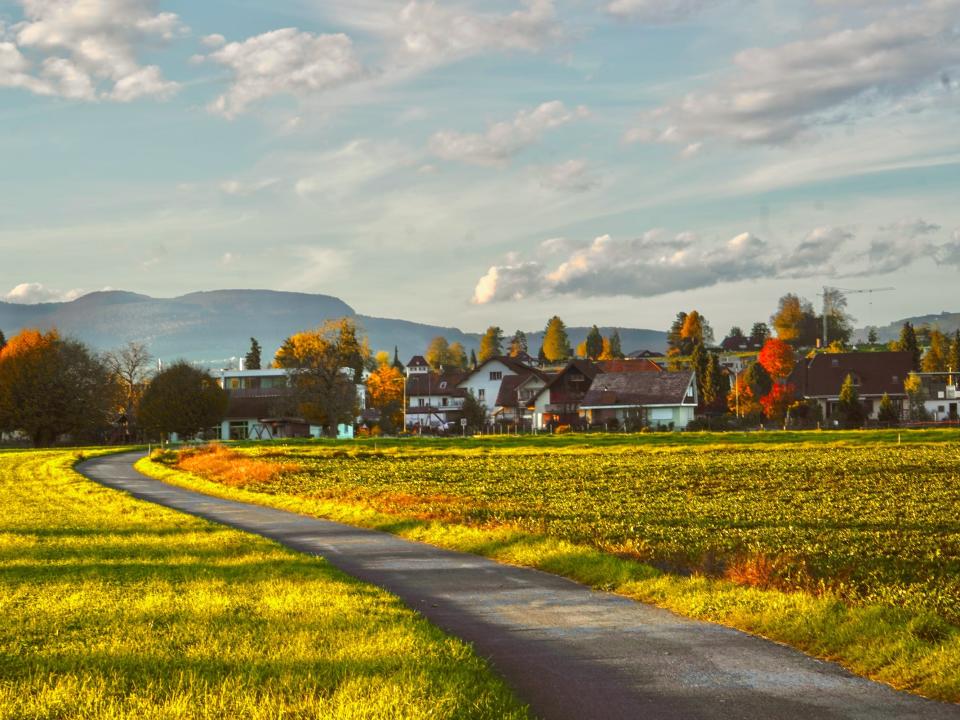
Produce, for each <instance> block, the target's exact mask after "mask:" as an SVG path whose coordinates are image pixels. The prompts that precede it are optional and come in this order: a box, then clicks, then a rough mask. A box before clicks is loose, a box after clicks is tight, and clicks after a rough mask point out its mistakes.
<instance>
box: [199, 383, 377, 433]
mask: <svg viewBox="0 0 960 720" xmlns="http://www.w3.org/2000/svg"><path fill="white" fill-rule="evenodd" d="M350 372H351V373H352V372H353V371H352V370H351V371H350ZM217 383H218V384H219V385H220V387H222V388H223V389H224V390H225V391H226V392H227V398H228V403H227V414H226V417H224V419H223V421H222V422H221V424H220V432H219V436H220V439H221V440H224V441H226V440H282V439H290V438H310V437H313V438H319V437H321V436H322V435H323V428H321V427H320V426H318V425H311V424H310V423H308V422H307V421H306V420H304V419H303V418H301V417H298V415H297V409H296V406H295V405H296V404H295V401H294V393H293V388H292V387H291V385H290V377H289V374H288V373H287V371H286V370H283V369H278V368H268V369H266V370H221V371H220V373H219V375H218V377H217ZM357 403H358V406H359V409H360V411H361V412H362V411H363V410H364V409H365V407H366V387H365V386H364V385H358V386H357ZM337 437H338V438H340V439H349V438H352V437H353V424H352V423H351V424H346V423H344V424H342V425H340V426H338V428H337Z"/></svg>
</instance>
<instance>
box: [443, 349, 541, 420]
mask: <svg viewBox="0 0 960 720" xmlns="http://www.w3.org/2000/svg"><path fill="white" fill-rule="evenodd" d="M514 376H516V377H520V378H527V379H531V380H532V379H533V378H536V379H539V380H546V379H547V378H548V377H549V376H548V375H547V374H546V373H545V372H544V371H542V370H540V369H539V368H534V367H530V366H529V365H527V364H526V363H524V362H521V361H520V360H517V359H516V358H512V357H506V356H498V357H492V358H490V359H489V360H486V361H485V362H483V363H480V365H478V366H477V368H476V369H474V370H470V371H468V372H467V373H466V374H465V375H464V376H463V378H462V379H461V380H460V382H459V383H458V384H457V387H458V388H460V389H461V390H464V391H465V392H468V393H470V394H472V395H473V396H474V397H475V398H476V399H477V402H478V403H480V405H482V406H484V407H485V408H486V409H487V418H488V419H490V420H493V419H494V418H495V417H496V416H497V415H498V413H497V408H498V405H497V403H498V401H499V400H500V399H504V400H508V398H507V397H506V396H505V397H504V398H501V395H500V391H501V389H502V388H503V383H504V379H505V378H508V377H514ZM510 382H511V384H512V383H517V382H519V381H516V380H511V381H510ZM509 399H510V400H512V397H511V398H509ZM514 407H516V406H514ZM499 415H502V413H499ZM514 419H516V418H514Z"/></svg>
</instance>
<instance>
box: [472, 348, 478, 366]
mask: <svg viewBox="0 0 960 720" xmlns="http://www.w3.org/2000/svg"><path fill="white" fill-rule="evenodd" d="M477 365H479V363H478V362H477V353H476V351H475V350H474V349H473V348H471V349H470V367H471V368H472V369H473V370H476V369H477Z"/></svg>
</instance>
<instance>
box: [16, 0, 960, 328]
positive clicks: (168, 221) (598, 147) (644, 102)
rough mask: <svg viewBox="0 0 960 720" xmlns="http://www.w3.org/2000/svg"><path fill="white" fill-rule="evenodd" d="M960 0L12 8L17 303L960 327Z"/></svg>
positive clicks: (175, 3) (476, 322)
mask: <svg viewBox="0 0 960 720" xmlns="http://www.w3.org/2000/svg"><path fill="white" fill-rule="evenodd" d="M958 109H960V0H927V1H925V2H916V3H906V2H887V1H885V0H807V1H804V0H778V1H777V2H773V1H772V0H450V1H449V2H448V1H440V0H436V1H433V2H431V1H429V0H397V1H394V0H272V1H270V2H267V0H232V1H231V2H223V1H221V0H204V1H203V2H196V1H195V0H194V1H193V2H187V0H0V130H2V132H0V163H2V165H0V167H2V168H3V171H2V172H0V299H4V300H7V301H12V302H42V301H52V300H61V299H70V298H73V297H76V296H78V295H80V294H83V293H84V292H90V291H94V290H100V289H105V288H111V289H123V290H131V291H135V292H141V293H145V294H149V295H153V296H155V297H173V296H176V295H180V294H184V293H187V292H192V291H196V290H213V289H224V288H268V289H275V290H290V291H298V292H312V293H325V294H330V295H335V296H337V297H340V298H342V299H343V300H345V301H346V302H348V303H349V304H351V305H352V306H353V307H354V308H356V309H357V311H358V312H361V313H364V314H367V315H374V316H380V317H400V318H404V319H408V320H416V321H420V322H429V323H435V324H442V325H452V326H457V327H460V328H462V329H464V330H470V331H476V330H482V329H483V328H485V327H486V326H488V325H490V324H497V325H500V326H502V327H503V328H504V329H505V330H506V331H507V332H512V331H513V330H514V329H515V328H522V329H527V330H531V329H538V328H542V327H543V326H544V324H545V322H546V319H547V318H548V317H550V316H551V315H554V314H559V315H561V317H563V318H564V320H565V321H566V322H567V323H568V324H571V325H584V324H594V323H596V324H598V325H606V326H609V325H620V326H628V327H651V328H658V329H664V328H666V327H667V326H668V325H669V323H670V321H671V320H672V318H673V317H674V316H675V315H676V313H677V312H678V311H679V310H691V309H698V310H700V311H701V312H702V313H703V314H704V315H705V316H706V317H707V318H708V319H709V320H710V322H711V324H712V325H713V326H714V328H715V329H716V330H717V332H718V334H722V333H725V332H726V330H727V329H728V328H729V327H730V326H731V325H734V324H737V325H741V326H745V327H748V326H749V325H751V324H752V323H753V322H757V321H766V320H768V319H769V316H770V314H771V313H772V312H773V310H774V309H775V306H776V302H777V299H778V298H779V297H780V296H781V295H782V294H784V293H786V292H796V293H798V294H800V295H802V296H805V297H807V298H809V299H810V300H811V301H813V302H814V303H815V304H816V302H817V297H816V294H817V293H818V292H820V291H821V288H822V287H823V286H825V285H829V286H833V287H842V288H848V289H867V288H886V287H892V288H894V289H893V290H890V291H886V292H878V293H874V294H866V293H865V294H856V295H853V294H851V295H850V296H849V301H850V302H849V307H848V309H849V311H850V312H851V314H852V315H853V316H855V317H856V319H857V321H858V324H859V325H865V324H880V323H883V324H886V323H887V322H890V321H892V320H895V319H897V318H902V317H907V316H910V315H914V314H925V313H931V312H940V311H944V310H946V311H960V301H958V300H956V299H955V298H956V295H957V292H956V291H957V287H958V282H957V279H958V270H960V133H958V132H957V131H958V128H960V123H958V120H960V117H958Z"/></svg>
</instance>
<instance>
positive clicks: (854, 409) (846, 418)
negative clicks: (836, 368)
mask: <svg viewBox="0 0 960 720" xmlns="http://www.w3.org/2000/svg"><path fill="white" fill-rule="evenodd" d="M836 414H837V419H838V420H839V421H840V425H841V426H842V427H845V428H858V427H862V426H863V421H864V419H865V417H864V415H865V413H864V410H863V405H862V404H861V403H860V393H858V392H857V387H856V386H855V385H854V384H853V376H852V375H847V379H846V380H844V381H843V386H842V387H841V388H840V397H839V399H838V402H837V407H836Z"/></svg>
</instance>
